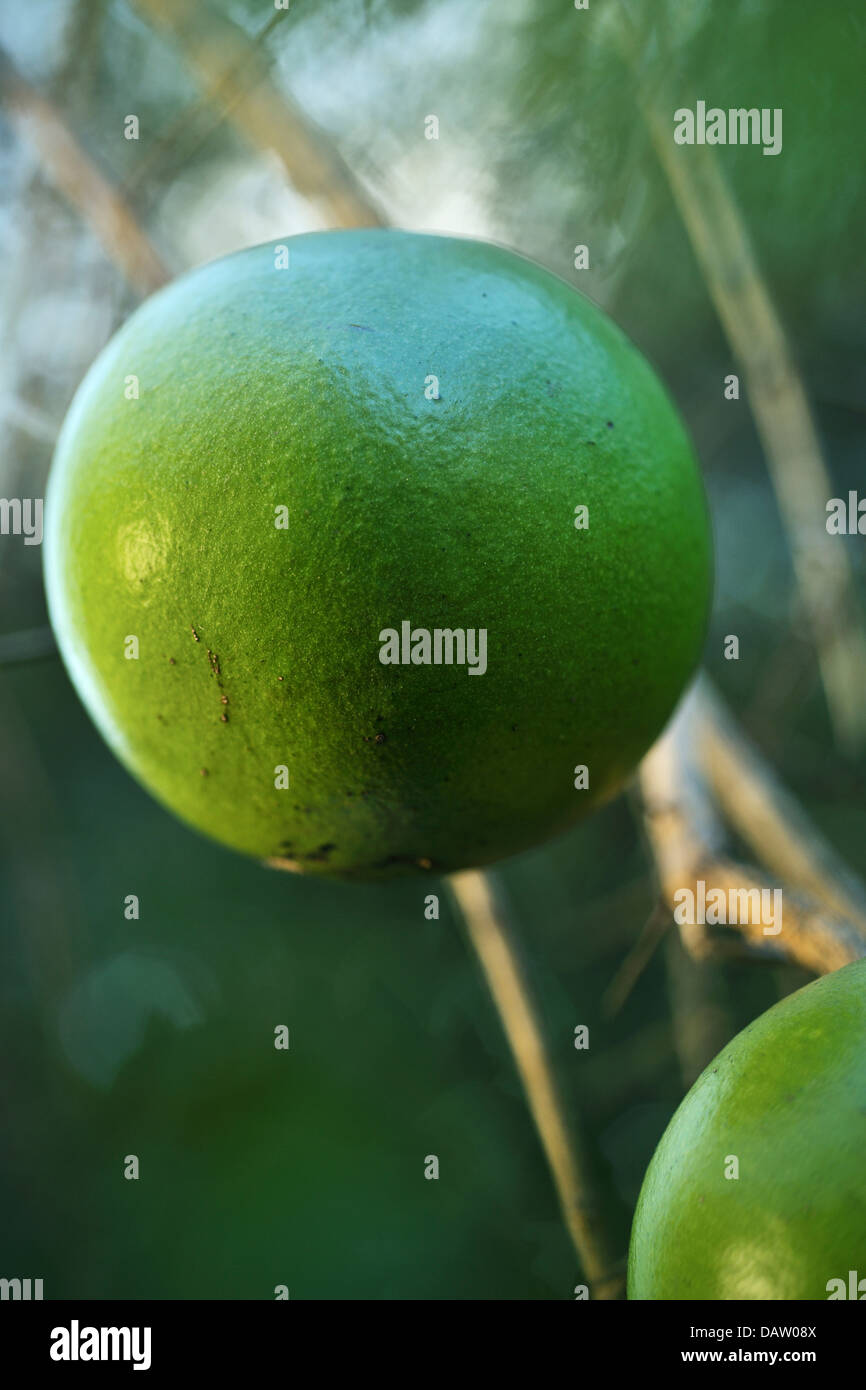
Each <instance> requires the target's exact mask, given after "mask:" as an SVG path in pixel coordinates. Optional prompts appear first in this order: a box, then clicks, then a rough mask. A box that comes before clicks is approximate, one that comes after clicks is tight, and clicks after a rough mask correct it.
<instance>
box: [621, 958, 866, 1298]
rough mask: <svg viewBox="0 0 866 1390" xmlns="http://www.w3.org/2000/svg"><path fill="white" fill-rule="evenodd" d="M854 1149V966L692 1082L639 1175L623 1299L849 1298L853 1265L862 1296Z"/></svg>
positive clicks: (864, 1045) (861, 1097)
mask: <svg viewBox="0 0 866 1390" xmlns="http://www.w3.org/2000/svg"><path fill="white" fill-rule="evenodd" d="M864 1150H866V961H862V960H861V961H856V962H855V963H854V964H853V965H848V966H846V967H845V968H844V969H843V970H837V971H835V972H834V973H833V974H831V975H825V976H823V977H822V978H821V979H820V980H815V981H813V983H812V984H810V985H807V986H806V987H805V989H801V990H798V991H797V993H796V994H792V995H789V996H788V998H786V999H783V1000H782V1002H781V1003H779V1004H776V1005H775V1006H774V1007H773V1008H772V1009H769V1010H768V1011H767V1013H765V1014H762V1015H761V1017H760V1018H758V1019H756V1020H755V1022H754V1023H752V1024H751V1025H750V1026H749V1027H748V1028H746V1029H744V1030H743V1032H742V1033H739V1034H738V1035H737V1036H736V1037H735V1038H734V1039H733V1041H732V1042H730V1043H729V1044H728V1046H727V1047H726V1048H724V1050H723V1051H722V1052H720V1053H719V1055H718V1057H716V1059H715V1060H714V1061H713V1062H711V1063H710V1065H709V1066H708V1067H707V1069H706V1071H705V1072H704V1073H703V1074H702V1075H701V1076H700V1077H699V1078H698V1080H697V1081H696V1082H695V1084H694V1086H693V1087H692V1089H691V1090H690V1091H689V1093H688V1095H687V1096H686V1098H685V1100H684V1101H683V1103H682V1105H681V1106H680V1108H679V1109H678V1110H677V1112H676V1114H675V1115H674V1117H673V1119H672V1120H671V1122H670V1124H669V1125H668V1127H667V1130H666V1131H665V1133H664V1135H663V1136H662V1139H661V1142H660V1144H659V1146H658V1148H657V1149H656V1152H655V1154H654V1156H653V1159H652V1162H651V1163H650V1166H649V1169H648V1170H647V1174H646V1178H645V1179H644V1184H643V1188H642V1190H641V1194H640V1198H639V1200H638V1205H637V1211H636V1213H635V1218H634V1226H633V1229H632V1238H631V1250H630V1252H629V1278H628V1296H629V1298H632V1299H638V1298H640V1299H827V1298H831V1297H834V1298H846V1297H851V1296H852V1294H851V1292H850V1288H851V1282H852V1281H851V1279H850V1277H849V1276H850V1272H851V1271H852V1270H854V1271H857V1278H856V1279H855V1280H854V1281H853V1282H854V1285H855V1286H856V1284H857V1280H859V1279H860V1278H862V1279H863V1281H864V1282H863V1285H862V1290H861V1291H862V1292H866V1184H864V1181H863V1173H864V1166H863V1163H864ZM853 1296H854V1297H857V1296H858V1295H857V1294H856V1293H855V1294H854V1295H853Z"/></svg>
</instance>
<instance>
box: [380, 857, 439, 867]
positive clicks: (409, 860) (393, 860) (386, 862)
mask: <svg viewBox="0 0 866 1390" xmlns="http://www.w3.org/2000/svg"><path fill="white" fill-rule="evenodd" d="M394 864H411V865H412V867H413V868H418V869H432V868H433V860H432V859H427V858H422V859H416V858H415V857H414V855H411V854H389V855H388V856H387V858H385V859H380V860H378V862H377V863H375V864H371V865H370V867H371V869H390V868H391V867H392V865H394Z"/></svg>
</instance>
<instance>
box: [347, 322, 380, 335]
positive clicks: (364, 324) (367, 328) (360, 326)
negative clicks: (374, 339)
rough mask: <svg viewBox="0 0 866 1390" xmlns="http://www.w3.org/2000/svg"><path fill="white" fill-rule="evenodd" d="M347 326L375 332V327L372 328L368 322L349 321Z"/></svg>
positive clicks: (364, 331) (363, 331)
mask: <svg viewBox="0 0 866 1390" xmlns="http://www.w3.org/2000/svg"><path fill="white" fill-rule="evenodd" d="M346 327H347V328H360V329H361V332H362V333H375V332H376V330H375V328H370V327H369V326H368V325H367V324H366V323H347V324H346Z"/></svg>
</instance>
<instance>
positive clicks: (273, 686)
mask: <svg viewBox="0 0 866 1390" xmlns="http://www.w3.org/2000/svg"><path fill="white" fill-rule="evenodd" d="M44 550H45V564H46V582H47V591H48V598H49V608H50V613H51V618H52V622H53V625H54V629H55V632H56V634H57V639H58V642H59V645H60V649H61V652H62V655H63V657H64V660H65V662H66V665H67V668H68V670H69V673H70V675H71V677H72V680H73V682H74V683H75V685H76V687H77V689H78V691H79V694H80V695H81V697H82V699H83V701H84V703H85V705H86V706H87V708H88V710H89V712H90V714H91V716H92V717H93V719H94V720H95V722H96V724H97V726H98V727H99V729H100V730H101V732H102V733H103V735H104V736H105V738H106V739H107V741H108V743H109V744H110V745H111V747H112V748H113V749H114V751H115V752H116V754H117V756H118V757H119V758H120V759H121V760H122V761H123V763H124V764H125V765H126V767H127V768H128V769H129V770H130V771H131V772H132V773H133V774H134V775H135V776H136V777H137V778H138V779H139V780H140V781H141V782H142V783H143V785H144V786H145V787H147V788H148V789H149V790H150V791H151V792H152V793H153V794H154V795H155V796H157V797H158V798H159V799H160V800H161V801H162V802H163V803H164V804H165V805H166V806H168V807H169V808H170V809H172V810H173V811H174V812H175V813H176V814H178V815H179V816H181V817H182V818H183V819H184V820H186V821H187V822H188V823H190V824H191V825H193V826H195V827H197V828H198V829H199V830H201V831H204V832H205V833H207V834H209V835H212V836H214V837H216V839H218V840H220V841H222V842H224V843H225V844H228V845H231V846H232V847H234V848H235V849H238V850H241V851H243V852H245V853H247V854H251V855H255V856H257V857H259V858H261V859H266V860H269V861H276V862H279V863H281V864H283V865H285V866H287V867H291V868H295V869H298V870H300V871H302V872H306V873H311V874H324V875H336V876H343V877H350V878H351V877H357V878H377V877H389V876H391V875H394V874H402V873H407V872H408V873H421V872H425V871H431V870H432V871H433V872H448V871H452V870H455V869H459V868H461V867H466V866H470V865H481V864H486V863H490V862H492V861H494V860H497V859H499V858H501V857H503V856H505V855H510V854H513V853H515V852H518V851H520V850H524V849H526V848H528V847H530V846H533V845H536V844H538V843H540V842H542V841H544V840H545V839H546V838H547V837H549V836H551V835H553V834H555V833H557V832H560V831H563V830H565V829H566V828H567V827H568V826H569V825H571V824H572V823H573V822H574V821H575V820H577V819H578V818H579V817H581V816H583V815H585V814H586V813H587V812H588V811H590V810H591V809H592V808H593V807H595V806H597V805H598V804H600V803H601V802H603V801H604V800H605V799H607V798H608V797H610V796H611V795H612V794H613V793H614V792H616V791H617V790H618V789H619V788H620V787H621V786H622V784H623V782H624V781H625V779H627V777H628V776H629V774H630V773H631V771H632V770H633V768H634V766H635V765H636V763H637V762H638V760H639V759H640V757H641V756H642V755H643V753H644V752H645V751H646V749H647V748H648V746H649V745H650V743H651V742H652V741H653V740H654V739H655V737H656V736H657V735H658V733H659V732H660V730H661V728H662V727H663V725H664V723H665V722H666V720H667V718H668V717H669V715H670V714H671V712H672V710H673V708H674V706H675V704H676V702H677V700H678V698H679V696H680V694H681V693H682V691H683V689H684V687H685V685H686V684H687V682H688V680H689V678H690V677H691V675H692V673H693V671H694V670H695V667H696V665H697V663H698V660H699V657H700V654H701V648H702V643H703V638H704V633H705V628H706V622H707V614H708V608H709V601H710V590H711V542H710V531H709V522H708V517H707V509H706V502H705V497H704V492H703V487H702V483H701V479H700V476H699V472H698V469H697V467H696V464H695V460H694V456H693V453H692V449H691V446H690V443H689V440H688V437H687V435H686V432H685V429H684V427H683V425H682V423H681V421H680V419H679V416H678V414H677V412H676V410H675V408H674V406H673V405H672V403H671V401H670V400H669V398H668V396H667V394H666V392H665V391H664V389H663V387H662V386H661V385H660V383H659V381H658V379H657V377H656V376H655V374H654V373H653V371H652V369H651V368H650V367H649V365H648V364H647V362H646V361H645V359H644V358H643V357H642V356H641V354H640V353H639V352H638V351H637V350H636V349H635V348H634V347H633V346H632V345H631V344H630V343H629V342H628V341H627V340H626V338H625V337H624V335H623V334H622V333H621V332H620V330H619V329H618V328H617V327H616V326H615V325H614V324H613V323H612V322H611V320H610V319H609V318H608V317H607V316H606V315H605V314H603V313H602V312H601V310H599V309H598V308H596V307H595V306H594V305H593V304H592V303H590V302H589V301H588V300H587V299H585V298H584V297H583V296H582V295H580V294H579V293H578V292H577V291H576V290H575V289H573V288H572V287H571V286H570V285H568V284H566V283H565V282H564V281H562V280H560V279H558V278H557V277H556V276H554V275H552V274H551V273H549V272H548V271H546V270H544V269H542V268H540V267H539V266H537V265H535V264H533V263H532V262H530V261H529V260H527V259H525V258H523V257H521V256H518V255H516V254H515V253H513V252H510V251H507V250H504V249H502V248H501V247H498V246H492V245H489V244H486V243H484V242H479V241H472V240H464V239H458V238H452V237H439V236H426V235H418V234H411V233H404V232H396V231H390V230H389V231H385V230H380V229H374V230H359V231H347V232H326V233H313V234H309V235H303V236H298V237H293V238H289V239H287V240H286V241H285V242H278V243H271V244H268V245H264V246H259V247H254V248H252V249H250V250H246V251H242V252H239V253H237V254H236V255H233V256H229V257H227V258H224V259H222V260H218V261H215V262H212V263H211V264H208V265H205V266H203V267H201V268H200V269H198V270H196V271H193V272H192V273H190V274H188V275H186V276H184V277H183V278H181V279H180V280H178V281H176V282H175V283H173V284H172V285H170V286H168V287H167V288H166V289H164V290H162V291H161V292H160V293H158V294H156V295H155V296H154V297H153V298H151V299H150V300H148V301H147V302H146V303H145V304H144V305H143V306H142V307H141V308H139V310H138V311H137V312H136V313H135V314H134V315H133V316H132V318H131V319H130V320H129V321H128V323H127V324H126V325H125V326H124V327H123V328H122V329H121V330H120V332H118V334H117V335H116V336H115V337H114V339H113V340H112V341H111V342H110V343H109V345H108V346H107V347H106V348H105V349H104V351H103V352H102V354H101V355H100V357H99V358H98V359H97V361H96V362H95V363H94V365H93V367H92V368H91V370H90V371H89V373H88V375H87V377H86V378H85V380H84V382H83V384H82V386H81V387H80V389H79V391H78V393H77V395H76V398H75V400H74V402H73V404H72V407H71V408H70V411H69V414H68V417H67V419H66V422H65V424H64V428H63V431H62V434H61V437H60V440H59V443H58V447H57V452H56V456H55V460H54V464H53V469H52V473H51V478H50V483H49V489H48V497H47V504H46V539H45V547H44ZM443 634H445V635H443ZM437 643H438V647H437ZM482 647H483V650H482ZM437 654H438V659H437ZM449 657H450V659H449Z"/></svg>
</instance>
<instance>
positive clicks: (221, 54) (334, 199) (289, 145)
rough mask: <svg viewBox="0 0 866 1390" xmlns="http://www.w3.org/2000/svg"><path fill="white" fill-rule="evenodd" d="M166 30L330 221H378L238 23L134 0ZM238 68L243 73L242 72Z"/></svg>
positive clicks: (177, 3)
mask: <svg viewBox="0 0 866 1390" xmlns="http://www.w3.org/2000/svg"><path fill="white" fill-rule="evenodd" d="M134 3H135V5H136V7H137V8H138V9H139V10H141V12H142V13H143V14H144V15H145V16H146V18H147V19H148V20H150V21H151V22H152V23H153V24H155V25H156V26H158V27H159V28H161V29H163V30H165V31H166V33H167V34H168V35H169V36H170V37H171V39H172V40H173V42H174V43H175V44H176V45H177V47H178V48H179V49H180V52H181V54H182V56H183V58H184V61H185V62H186V64H187V67H188V68H189V70H190V72H191V73H192V75H193V77H194V78H195V80H196V82H197V83H198V85H199V87H200V88H201V90H202V92H203V93H204V95H205V96H206V97H208V99H209V100H211V101H212V102H213V103H214V104H215V105H216V106H218V107H222V108H223V109H224V110H225V112H226V114H227V115H228V117H229V119H230V120H231V121H232V123H233V124H234V125H235V126H236V128H237V129H238V130H239V131H240V133H241V134H242V135H243V136H244V137H245V139H246V140H248V141H249V143H250V144H251V145H254V146H255V147H256V148H257V149H261V150H271V151H273V152H274V154H276V156H277V157H278V159H279V160H280V162H281V163H282V165H283V168H284V169H285V171H286V173H287V174H288V176H289V178H290V180H291V182H292V184H293V185H294V187H295V188H296V189H297V190H298V192H299V193H301V194H303V195H304V196H305V197H307V198H309V199H310V200H311V201H312V202H313V203H316V204H318V205H319V206H320V207H321V208H322V210H323V212H324V214H325V215H326V217H327V219H328V221H329V222H330V223H331V225H332V226H335V227H377V226H383V225H384V221H383V217H382V214H381V213H380V212H379V210H378V209H377V208H376V207H375V206H374V204H373V200H372V199H371V198H370V196H369V195H368V194H367V193H366V192H365V191H364V189H363V188H362V186H361V184H360V182H359V181H358V180H357V179H356V178H355V175H354V174H353V173H352V171H351V169H349V167H348V165H347V164H346V163H345V162H344V160H343V159H342V158H341V157H340V155H339V154H338V153H337V151H336V149H335V148H334V146H333V145H332V143H331V142H330V140H329V139H328V137H327V136H326V135H324V134H323V132H321V131H320V130H319V129H318V127H317V126H315V125H314V124H313V122H312V121H311V120H310V119H309V118H308V117H307V116H306V115H305V113H304V112H303V111H302V110H301V109H300V108H299V107H298V106H296V105H295V103H294V102H293V101H292V100H291V98H290V97H289V96H288V95H286V94H285V93H284V92H282V91H280V89H279V88H278V87H276V86H275V84H274V83H273V81H272V80H271V77H270V74H269V72H268V67H267V62H266V61H265V59H264V57H263V56H262V54H261V53H260V52H259V50H258V49H257V48H256V46H255V43H254V41H253V40H252V39H250V38H249V36H248V35H247V34H246V33H245V32H244V30H243V29H241V28H240V27H239V26H238V25H236V24H234V23H233V22H232V21H231V20H230V19H228V18H227V17H226V16H225V15H222V14H220V13H218V12H217V11H216V10H214V9H212V8H211V7H210V6H209V5H207V4H202V3H193V0H134ZM241 74H243V76H241Z"/></svg>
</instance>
